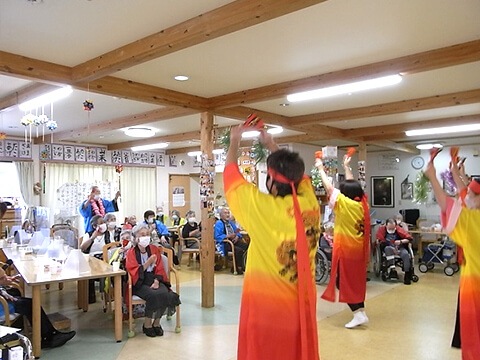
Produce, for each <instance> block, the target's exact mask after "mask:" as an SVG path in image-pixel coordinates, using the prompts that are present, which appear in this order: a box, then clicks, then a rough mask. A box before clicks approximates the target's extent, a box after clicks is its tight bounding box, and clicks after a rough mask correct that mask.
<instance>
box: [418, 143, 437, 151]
mask: <svg viewBox="0 0 480 360" xmlns="http://www.w3.org/2000/svg"><path fill="white" fill-rule="evenodd" d="M416 148H417V149H418V150H430V149H431V148H437V149H441V148H443V145H442V144H418V145H417V146H416Z"/></svg>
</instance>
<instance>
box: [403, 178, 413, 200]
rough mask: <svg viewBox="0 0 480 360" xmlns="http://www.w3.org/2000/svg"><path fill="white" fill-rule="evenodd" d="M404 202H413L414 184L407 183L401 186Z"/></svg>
mask: <svg viewBox="0 0 480 360" xmlns="http://www.w3.org/2000/svg"><path fill="white" fill-rule="evenodd" d="M401 195H402V200H413V183H411V182H406V183H402V184H401Z"/></svg>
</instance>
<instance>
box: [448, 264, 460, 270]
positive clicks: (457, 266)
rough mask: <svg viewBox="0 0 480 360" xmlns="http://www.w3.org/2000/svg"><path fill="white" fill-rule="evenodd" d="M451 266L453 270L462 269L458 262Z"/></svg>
mask: <svg viewBox="0 0 480 360" xmlns="http://www.w3.org/2000/svg"><path fill="white" fill-rule="evenodd" d="M450 266H451V267H452V268H453V271H455V272H458V270H460V265H458V263H454V264H452V265H450Z"/></svg>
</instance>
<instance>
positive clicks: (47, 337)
mask: <svg viewBox="0 0 480 360" xmlns="http://www.w3.org/2000/svg"><path fill="white" fill-rule="evenodd" d="M15 278H16V277H11V276H7V275H6V274H5V271H4V270H3V269H2V268H0V294H1V295H2V296H3V297H4V298H5V300H7V302H8V305H9V310H10V311H11V312H15V313H17V314H21V315H23V316H26V317H27V319H28V321H29V322H30V324H32V299H31V298H26V297H21V295H20V291H18V289H16V288H6V287H4V286H8V285H11V284H12V282H14V281H15ZM2 309H3V308H2ZM41 332H42V348H54V347H58V346H62V345H63V344H65V343H66V342H67V341H68V340H70V339H72V338H73V337H74V336H75V331H69V332H60V331H58V330H57V329H55V327H54V326H53V324H52V323H51V322H50V320H49V319H48V316H47V314H45V311H44V310H43V308H42V309H41Z"/></svg>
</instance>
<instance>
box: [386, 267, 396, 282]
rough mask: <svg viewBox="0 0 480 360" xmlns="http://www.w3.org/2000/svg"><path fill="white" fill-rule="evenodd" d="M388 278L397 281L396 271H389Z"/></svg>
mask: <svg viewBox="0 0 480 360" xmlns="http://www.w3.org/2000/svg"><path fill="white" fill-rule="evenodd" d="M388 277H389V278H390V279H395V280H397V279H398V274H397V270H395V269H392V270H390V272H389V274H388Z"/></svg>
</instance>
